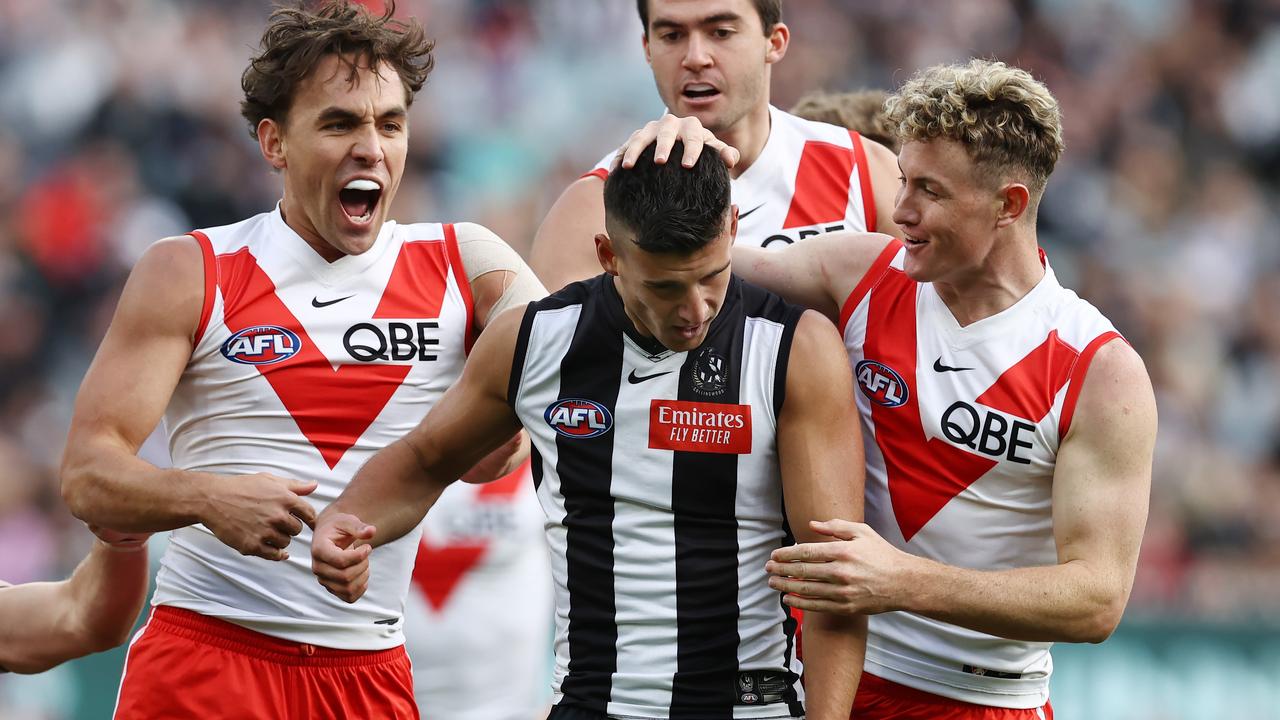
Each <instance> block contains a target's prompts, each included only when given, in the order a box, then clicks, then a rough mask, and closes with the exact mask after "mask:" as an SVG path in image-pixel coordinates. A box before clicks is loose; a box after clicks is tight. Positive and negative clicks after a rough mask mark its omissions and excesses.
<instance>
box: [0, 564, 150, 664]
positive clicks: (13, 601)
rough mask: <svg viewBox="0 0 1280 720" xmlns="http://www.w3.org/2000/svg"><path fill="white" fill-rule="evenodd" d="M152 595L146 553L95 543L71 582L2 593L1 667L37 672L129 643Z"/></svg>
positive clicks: (24, 586)
mask: <svg viewBox="0 0 1280 720" xmlns="http://www.w3.org/2000/svg"><path fill="white" fill-rule="evenodd" d="M146 592H147V553H146V551H145V550H142V549H136V550H130V551H126V552H120V551H113V550H111V549H110V548H108V547H107V546H106V544H104V543H102V542H95V543H94V548H93V550H92V551H90V553H89V557H87V558H85V559H84V560H83V561H81V563H80V565H79V566H78V567H77V568H76V570H75V572H74V573H73V574H72V576H71V578H70V579H69V580H64V581H62V582H42V583H29V584H26V585H19V586H15V587H8V588H3V589H0V667H3V668H5V669H7V670H11V671H13V672H18V673H37V672H43V671H45V670H48V669H49V668H51V667H53V666H55V665H57V664H59V663H62V662H65V661H67V660H71V659H73V658H77V657H80V656H82V655H87V654H89V653H92V652H99V651H101V650H106V649H108V648H111V647H115V646H116V645H119V644H120V643H122V642H124V640H125V638H127V637H128V632H129V630H130V629H131V628H132V627H133V622H134V620H135V619H136V618H137V616H138V611H139V610H140V609H141V607H142V603H143V601H144V600H145V598H146Z"/></svg>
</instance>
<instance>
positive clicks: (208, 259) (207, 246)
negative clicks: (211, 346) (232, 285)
mask: <svg viewBox="0 0 1280 720" xmlns="http://www.w3.org/2000/svg"><path fill="white" fill-rule="evenodd" d="M187 234H188V235H190V236H191V237H193V238H195V239H196V243H197V244H199V245H200V256H201V257H202V258H203V259H204V305H203V306H202V307H201V308H200V322H199V324H197V325H196V332H195V334H194V335H192V336H191V347H192V348H193V349H194V348H195V346H197V345H199V344H200V340H201V339H202V338H203V337H204V331H205V329H206V328H208V327H209V318H210V317H211V316H212V315H213V298H214V292H216V290H217V287H218V263H217V261H216V260H215V259H214V257H213V243H212V242H211V241H210V240H209V236H208V235H205V234H204V233H202V232H200V231H199V230H192V231H191V232H189V233H187Z"/></svg>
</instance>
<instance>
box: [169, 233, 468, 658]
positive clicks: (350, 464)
mask: <svg viewBox="0 0 1280 720" xmlns="http://www.w3.org/2000/svg"><path fill="white" fill-rule="evenodd" d="M192 235H193V236H194V237H195V238H196V239H197V240H198V241H199V243H200V246H201V248H202V249H203V251H204V266H205V303H204V309H203V312H202V314H201V320H200V325H199V329H198V330H197V332H196V343H195V349H194V351H193V352H192V355H191V359H190V361H189V362H188V364H187V367H186V370H185V371H184V372H183V374H182V377H181V379H180V380H179V381H178V386H177V388H176V389H175V390H174V393H173V397H172V399H171V400H170V402H169V407H168V410H167V411H166V413H165V418H164V422H165V427H166V429H167V431H168V433H169V450H170V453H171V454H172V457H173V462H174V465H175V466H176V467H179V468H182V469H185V470H193V471H203V472H212V473H221V474H227V475H243V474H249V473H257V472H266V473H271V474H273V475H277V476H280V477H285V478H296V479H299V480H314V481H316V482H318V483H319V488H318V489H317V490H316V491H315V492H314V493H312V494H311V495H309V496H307V497H306V500H307V501H308V502H310V503H311V504H312V505H313V506H314V507H315V509H316V510H317V511H319V510H321V509H323V508H324V507H325V506H327V505H328V504H329V503H331V502H333V500H334V499H336V498H337V497H338V494H339V493H341V492H342V490H343V489H344V488H345V487H346V485H347V483H348V481H349V480H350V479H351V477H352V476H353V475H354V474H355V472H356V470H357V469H359V468H360V466H361V465H362V464H364V462H365V461H367V460H368V459H369V458H370V457H371V456H372V455H373V454H374V453H375V452H377V451H378V450H380V449H381V448H383V447H385V446H386V445H388V444H390V443H391V442H392V441H394V440H397V439H399V438H400V437H402V436H404V435H405V434H406V433H408V432H409V430H411V429H412V428H413V427H414V426H415V425H417V423H418V422H419V421H421V420H422V418H423V417H424V416H425V415H426V414H427V411H428V410H429V409H430V408H431V406H432V404H433V403H434V402H435V401H436V400H437V399H438V398H439V397H440V396H441V395H442V394H443V393H444V391H445V390H446V389H447V388H448V387H449V385H450V384H452V382H453V381H454V379H456V378H457V377H458V376H459V375H460V374H461V372H462V366H463V364H464V362H465V359H466V352H467V350H468V349H469V347H470V343H471V340H472V338H471V336H470V330H469V328H471V317H472V303H471V289H470V286H469V285H468V284H467V279H466V273H465V272H464V270H463V267H462V262H461V259H460V257H459V253H458V244H457V240H456V238H455V236H454V232H453V227H452V226H450V225H439V224H415V225H397V224H396V223H394V222H388V223H386V224H385V225H384V226H383V228H382V230H381V232H380V233H379V235H378V238H377V240H376V241H375V242H374V244H373V247H372V248H370V249H369V250H368V251H367V252H365V253H363V254H361V255H353V256H347V257H343V258H340V259H338V260H336V261H334V262H332V263H329V262H326V261H325V260H324V259H323V258H321V257H320V256H319V255H318V254H317V253H316V252H315V251H314V250H312V249H311V248H310V247H309V246H308V245H307V244H306V243H305V242H304V241H303V240H302V238H300V237H299V236H298V235H297V234H296V233H295V232H294V231H293V230H292V229H290V228H289V226H287V225H286V224H285V223H284V219H283V218H282V216H281V215H280V211H279V210H278V209H277V210H276V211H274V212H270V213H264V214H261V215H257V216H255V217H252V218H249V219H248V220H245V221H243V222H240V223H236V224H235V225H228V226H224V227H218V228H212V229H208V230H205V231H203V232H194V233H192ZM419 534H420V533H419V532H412V533H409V534H408V535H406V536H404V537H402V538H400V539H399V540H396V541H395V542H392V543H388V544H386V545H383V546H381V547H379V548H378V549H376V550H374V555H373V567H374V568H375V570H374V572H373V575H372V577H371V578H370V581H369V589H368V592H366V593H365V595H364V597H362V598H361V599H360V600H359V601H357V602H356V603H354V604H351V605H348V604H347V603H345V602H343V601H341V600H339V599H338V598H336V597H334V596H332V595H330V594H329V593H328V592H326V591H325V590H324V588H323V587H321V586H320V584H319V583H317V582H316V579H315V576H314V575H313V574H312V572H311V553H310V552H309V549H310V545H311V530H310V529H309V528H306V527H304V528H303V530H302V533H301V534H299V535H298V536H297V537H296V538H294V540H293V542H292V544H291V545H290V547H289V550H290V558H289V560H287V561H284V562H271V561H268V560H263V559H261V558H256V557H246V556H243V555H240V554H239V553H238V552H236V551H235V550H233V549H231V548H229V547H227V546H226V545H223V544H222V543H221V542H220V541H218V539H217V538H215V537H214V536H213V534H212V533H211V532H209V530H208V529H207V528H206V527H205V526H203V525H192V526H189V527H185V528H181V529H179V530H175V531H174V532H173V536H172V539H171V540H170V543H169V547H168V550H167V551H166V552H165V555H164V558H163V560H162V567H161V570H160V572H159V575H158V576H157V589H156V593H155V597H154V599H153V601H152V602H153V604H156V605H173V606H176V607H182V608H186V609H189V610H193V611H195V612H199V613H202V614H205V615H209V616H212V617H217V618H222V619H224V620H228V621H231V622H234V623H237V624H239V625H243V626H245V627H248V628H250V629H252V630H256V631H258V632H262V633H266V634H268V635H273V636H276V637H280V638H284V639H287V640H292V641H295V642H303V643H310V644H313V645H320V646H325V647H334V648H344V649H359V650H379V649H385V648H389V647H394V646H396V645H399V644H401V643H402V642H403V640H402V635H401V627H402V624H403V615H404V602H405V593H406V591H407V589H408V583H409V574H410V570H411V569H412V567H413V562H414V558H415V556H416V555H417V548H418V536H419Z"/></svg>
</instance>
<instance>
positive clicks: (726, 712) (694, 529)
mask: <svg viewBox="0 0 1280 720" xmlns="http://www.w3.org/2000/svg"><path fill="white" fill-rule="evenodd" d="M801 312H802V310H801V309H800V308H798V307H795V306H792V305H788V304H786V303H784V302H783V301H782V300H781V299H780V298H778V297H777V296H774V295H771V294H769V293H767V292H765V291H763V290H761V289H759V288H756V287H754V286H750V285H747V284H745V283H743V282H742V281H740V280H739V279H738V278H736V277H735V278H732V279H731V281H730V284H729V288H728V295H727V296H726V298H725V303H724V305H723V307H722V308H721V310H720V313H719V314H718V315H717V316H716V318H715V319H714V320H713V321H712V324H711V327H710V330H709V332H708V335H707V338H706V340H705V341H704V342H703V344H702V345H701V346H700V347H699V348H697V349H696V350H692V351H688V352H672V351H670V350H667V349H666V348H664V347H662V346H661V345H659V344H657V343H655V342H654V341H653V340H652V339H651V338H644V337H642V336H640V335H639V334H638V333H637V332H636V331H635V329H634V327H633V326H632V325H631V323H630V321H629V320H628V319H627V316H626V315H625V312H624V310H623V305H622V300H621V298H620V297H619V296H618V293H617V291H616V289H615V288H614V284H613V281H612V278H611V277H610V276H608V275H600V276H598V277H596V278H593V279H591V280H588V281H584V282H578V283H573V284H571V285H569V286H567V287H565V288H564V289H563V290H561V291H560V292H558V293H556V294H554V295H552V296H551V297H549V298H546V299H544V300H542V301H540V302H537V303H534V304H532V305H530V306H529V308H528V309H527V310H526V313H525V317H524V322H523V324H522V325H521V327H520V334H519V336H518V341H517V345H516V351H515V359H514V363H513V367H512V375H511V384H510V388H509V392H508V399H509V401H510V402H511V404H512V406H513V408H514V409H515V411H516V413H517V414H518V415H519V417H520V420H521V422H522V423H523V424H524V427H525V429H526V430H527V431H528V432H529V435H530V437H531V438H532V441H533V448H534V451H533V475H534V480H535V483H536V484H537V488H538V492H537V494H538V500H539V502H540V503H541V505H542V509H543V511H544V513H545V514H546V533H547V542H548V545H549V547H550V549H551V558H552V572H553V577H554V580H555V588H556V666H555V672H554V678H553V683H552V687H553V696H554V700H555V701H556V702H557V703H558V704H561V705H565V706H570V707H576V708H580V709H582V710H584V711H586V712H589V713H596V714H604V713H608V714H609V715H611V716H613V715H617V716H625V717H635V718H666V717H722V718H779V717H799V716H801V715H803V707H802V700H803V698H802V694H801V693H802V691H801V688H800V685H799V683H798V682H797V680H798V676H799V675H798V674H799V672H800V665H799V663H798V662H797V660H796V658H795V653H794V643H793V639H794V638H793V636H794V629H795V622H794V621H793V620H791V619H790V616H789V615H788V614H787V613H786V611H785V609H784V606H783V605H782V603H781V597H780V595H779V593H778V592H776V591H774V590H772V589H770V588H769V587H768V584H767V575H766V573H765V572H764V564H765V562H766V560H767V559H768V557H769V553H770V552H771V551H772V550H773V549H775V548H777V547H780V546H782V545H783V544H785V543H788V542H790V538H789V533H788V530H787V528H786V525H785V522H784V515H783V509H782V485H781V478H780V472H779V467H778V457H777V445H776V435H777V432H776V431H777V415H778V412H779V410H780V408H781V407H782V401H783V391H784V389H785V383H786V370H787V361H788V357H789V354H790V348H791V339H792V337H793V335H794V332H795V326H796V323H797V322H798V321H799V318H800V314H801Z"/></svg>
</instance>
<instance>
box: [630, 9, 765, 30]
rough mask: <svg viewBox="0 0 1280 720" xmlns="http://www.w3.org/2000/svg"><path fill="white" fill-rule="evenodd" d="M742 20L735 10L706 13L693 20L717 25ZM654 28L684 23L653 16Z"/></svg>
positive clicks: (701, 24) (703, 23)
mask: <svg viewBox="0 0 1280 720" xmlns="http://www.w3.org/2000/svg"><path fill="white" fill-rule="evenodd" d="M740 20H742V16H741V15H739V14H738V13H735V12H722V13H716V14H715V15H708V16H707V17H704V18H702V19H700V20H697V21H696V22H694V23H693V24H694V25H700V26H706V25H719V24H720V23H731V22H738V21H740ZM650 25H651V26H652V27H653V29H654V30H671V29H674V28H680V27H684V23H678V22H676V21H675V20H672V19H670V18H654V20H653V22H652V23H650Z"/></svg>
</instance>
